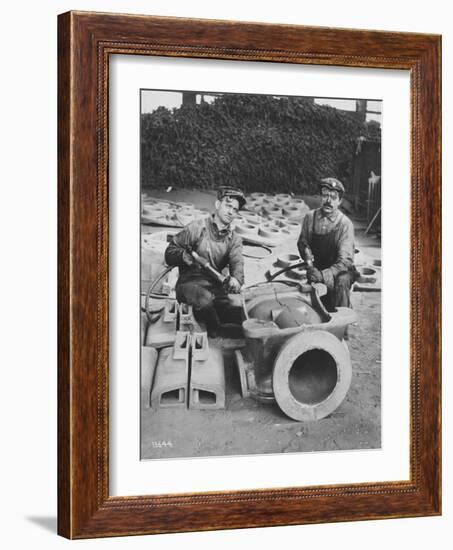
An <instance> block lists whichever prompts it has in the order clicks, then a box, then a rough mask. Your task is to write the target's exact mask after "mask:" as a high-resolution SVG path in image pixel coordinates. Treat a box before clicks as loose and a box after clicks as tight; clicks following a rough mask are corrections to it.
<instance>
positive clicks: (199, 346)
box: [141, 299, 225, 409]
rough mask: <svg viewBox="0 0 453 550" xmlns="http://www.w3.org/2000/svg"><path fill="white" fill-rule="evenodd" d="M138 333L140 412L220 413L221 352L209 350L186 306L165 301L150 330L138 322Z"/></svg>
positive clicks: (222, 389) (222, 387) (222, 405)
mask: <svg viewBox="0 0 453 550" xmlns="http://www.w3.org/2000/svg"><path fill="white" fill-rule="evenodd" d="M142 327H144V330H143V331H142V348H141V401H142V406H143V407H144V408H149V407H150V406H151V407H152V408H153V409H161V408H167V409H168V408H178V409H181V408H183V409H186V408H189V409H224V408H225V372H224V364H223V355H222V350H221V349H220V348H217V347H214V346H212V345H211V346H210V345H209V342H208V337H207V334H206V332H202V331H201V330H200V327H199V326H198V325H197V323H196V321H195V319H194V317H193V312H192V307H191V306H188V305H187V304H178V303H177V302H176V300H172V299H167V300H165V305H164V306H163V308H162V311H161V312H160V315H159V316H158V318H157V320H155V321H154V322H153V323H152V324H150V323H149V322H148V320H147V318H146V316H142Z"/></svg>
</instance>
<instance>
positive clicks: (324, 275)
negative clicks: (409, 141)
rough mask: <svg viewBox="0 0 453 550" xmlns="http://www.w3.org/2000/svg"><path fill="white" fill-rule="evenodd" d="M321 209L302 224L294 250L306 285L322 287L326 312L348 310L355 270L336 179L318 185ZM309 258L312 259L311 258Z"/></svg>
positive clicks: (351, 228)
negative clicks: (304, 268)
mask: <svg viewBox="0 0 453 550" xmlns="http://www.w3.org/2000/svg"><path fill="white" fill-rule="evenodd" d="M320 188H321V189H320V190H321V207H320V208H317V209H316V210H311V211H310V212H308V213H307V214H306V216H305V218H304V220H303V222H302V230H301V233H300V237H299V240H298V242H297V247H298V249H299V253H300V255H301V257H302V259H303V260H305V261H306V262H307V263H310V259H312V260H313V265H312V266H310V267H308V269H307V278H308V282H309V283H324V284H325V285H326V286H327V294H326V296H323V297H322V301H323V303H324V305H325V307H326V309H327V310H328V311H335V308H336V307H338V306H343V307H351V300H350V289H351V285H352V283H353V282H354V280H355V278H356V274H357V271H356V269H355V267H354V226H353V225H352V222H351V220H350V219H349V218H348V217H347V216H346V215H345V214H343V213H342V212H340V210H338V207H339V206H340V204H341V201H342V198H343V195H344V186H343V184H342V183H341V182H340V181H339V180H337V179H335V178H325V179H323V180H322V181H321V183H320ZM310 256H311V258H310Z"/></svg>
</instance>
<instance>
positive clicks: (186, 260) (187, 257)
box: [182, 250, 195, 266]
mask: <svg viewBox="0 0 453 550" xmlns="http://www.w3.org/2000/svg"><path fill="white" fill-rule="evenodd" d="M182 262H183V264H185V265H187V266H191V265H193V264H194V262H195V260H194V259H193V258H192V254H190V252H187V250H184V251H183V253H182Z"/></svg>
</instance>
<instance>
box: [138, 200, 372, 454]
mask: <svg viewBox="0 0 453 550" xmlns="http://www.w3.org/2000/svg"><path fill="white" fill-rule="evenodd" d="M150 195H152V196H153V197H156V198H160V199H162V198H166V199H168V200H174V201H176V200H184V201H191V202H193V203H194V204H195V205H196V206H197V207H201V208H203V207H204V208H210V207H212V203H213V199H214V192H211V193H210V192H208V193H201V192H197V191H179V192H178V191H177V192H174V191H172V192H171V193H170V194H167V193H165V192H153V193H150ZM169 195H171V196H169ZM304 198H305V197H304ZM306 202H307V203H308V204H309V205H310V206H311V207H313V206H316V199H313V200H311V199H310V198H306ZM353 221H354V225H355V236H356V246H357V247H358V248H360V250H361V252H362V253H363V254H365V255H366V256H368V257H369V258H372V259H378V258H379V259H380V252H381V250H380V241H379V239H377V238H376V237H373V236H365V235H364V234H363V232H364V225H363V223H362V224H361V223H359V222H358V221H355V220H353ZM159 229H161V228H159ZM150 230H151V229H150V226H147V228H146V231H147V232H149V231H150ZM351 299H352V304H353V308H354V310H355V311H356V313H357V315H358V322H357V323H356V324H355V325H353V326H350V328H349V342H348V346H349V351H350V355H351V361H352V382H351V387H350V389H349V391H348V393H347V395H346V398H345V399H344V401H343V402H342V403H341V405H340V406H339V407H338V408H337V409H336V410H335V411H334V412H333V413H332V414H331V415H329V416H328V417H327V418H324V419H322V420H318V421H316V422H297V421H294V420H291V419H290V418H288V417H287V416H286V415H285V414H284V413H283V412H282V411H281V410H280V409H279V407H278V406H277V405H276V404H266V405H265V404H262V403H259V402H257V401H255V400H254V399H252V398H246V399H244V398H242V397H241V393H240V384H239V377H238V373H237V370H236V365H235V362H234V359H233V352H232V351H231V350H227V349H224V361H225V375H226V408H225V410H216V411H213V410H210V411H206V410H205V411H197V410H192V409H184V410H178V409H156V410H153V409H142V411H141V433H142V438H141V458H142V459H156V458H159V459H162V458H175V457H203V456H227V455H249V454H268V453H282V452H283V453H287V452H308V451H334V450H351V449H376V448H380V446H381V293H380V292H353V293H352V295H351Z"/></svg>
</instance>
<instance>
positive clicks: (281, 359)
mask: <svg viewBox="0 0 453 550" xmlns="http://www.w3.org/2000/svg"><path fill="white" fill-rule="evenodd" d="M324 292H325V288H324ZM322 293H323V289H322V286H321V287H318V288H316V287H312V286H310V285H297V286H293V287H289V286H287V285H285V284H282V283H278V282H277V283H269V284H266V285H262V286H258V287H256V288H252V289H250V290H249V291H248V292H247V294H246V297H245V305H244V308H245V311H244V313H245V316H246V320H245V321H244V323H243V328H244V333H245V337H246V340H247V346H246V351H245V352H237V353H236V357H237V359H238V367H239V370H240V375H241V379H242V380H245V381H246V384H247V388H246V389H245V388H244V385H243V394H245V393H250V395H252V396H253V397H255V398H256V399H258V400H260V401H263V402H273V401H276V402H277V404H278V405H279V407H280V408H281V409H282V411H283V412H285V413H286V414H287V415H288V416H289V417H290V418H293V419H295V420H318V419H320V418H324V417H325V416H327V415H328V414H330V413H331V412H333V411H334V410H335V409H336V408H337V407H338V406H339V405H340V403H341V402H342V401H343V399H344V398H345V396H346V393H347V391H348V389H349V386H350V383H351V371H352V369H351V361H350V357H349V351H348V348H347V345H346V342H345V341H344V339H343V337H344V334H345V330H346V328H347V326H348V325H349V324H350V323H353V322H355V321H356V319H357V316H356V314H355V312H354V311H353V310H352V309H349V308H337V310H336V311H335V312H327V311H326V310H325V308H324V306H323V304H322V302H321V300H320V294H322ZM244 371H245V372H244ZM244 384H245V382H244Z"/></svg>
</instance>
